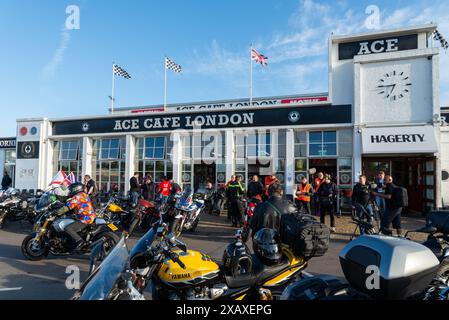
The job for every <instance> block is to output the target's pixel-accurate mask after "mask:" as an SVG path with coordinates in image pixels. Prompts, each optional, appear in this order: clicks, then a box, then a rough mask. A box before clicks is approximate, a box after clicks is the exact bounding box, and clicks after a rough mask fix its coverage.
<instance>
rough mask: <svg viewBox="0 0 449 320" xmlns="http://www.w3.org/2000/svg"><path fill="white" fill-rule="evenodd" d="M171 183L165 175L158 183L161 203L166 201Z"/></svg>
mask: <svg viewBox="0 0 449 320" xmlns="http://www.w3.org/2000/svg"><path fill="white" fill-rule="evenodd" d="M171 187H172V186H171V184H170V182H169V181H168V180H167V177H166V176H163V177H162V182H161V183H160V184H159V193H160V194H161V201H162V203H166V202H167V199H168V196H169V195H170V190H171Z"/></svg>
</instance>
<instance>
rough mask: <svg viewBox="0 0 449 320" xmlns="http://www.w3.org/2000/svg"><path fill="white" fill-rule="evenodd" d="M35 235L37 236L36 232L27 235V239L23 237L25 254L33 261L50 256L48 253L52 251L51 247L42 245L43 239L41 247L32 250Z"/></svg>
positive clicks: (22, 247) (23, 252)
mask: <svg viewBox="0 0 449 320" xmlns="http://www.w3.org/2000/svg"><path fill="white" fill-rule="evenodd" d="M35 237H36V233H35V232H33V233H32V234H30V235H28V236H26V237H25V239H23V241H22V246H21V250H22V254H23V256H24V257H25V258H27V259H28V260H31V261H39V260H42V259H43V258H45V257H46V256H48V253H49V251H50V248H48V247H47V246H44V247H42V241H41V248H40V249H39V250H38V251H34V250H32V248H31V246H32V245H33V241H34V238H35Z"/></svg>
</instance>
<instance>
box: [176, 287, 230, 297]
mask: <svg viewBox="0 0 449 320" xmlns="http://www.w3.org/2000/svg"><path fill="white" fill-rule="evenodd" d="M226 290H228V287H227V286H226V285H225V284H215V285H213V286H212V287H208V286H203V287H196V288H192V289H188V290H183V291H182V292H175V291H172V292H170V294H169V295H168V298H169V299H170V300H215V299H217V298H219V297H221V296H222V295H223V294H224V293H225V292H226ZM181 295H182V296H181Z"/></svg>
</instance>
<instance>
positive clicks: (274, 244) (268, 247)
mask: <svg viewBox="0 0 449 320" xmlns="http://www.w3.org/2000/svg"><path fill="white" fill-rule="evenodd" d="M253 250H254V253H255V254H256V255H257V256H258V257H259V258H260V259H261V260H262V261H263V262H264V263H265V264H268V265H273V264H276V263H278V262H279V261H280V260H281V258H282V250H281V239H280V237H279V233H278V232H277V231H276V230H273V229H268V228H263V229H260V230H259V231H257V232H256V234H255V235H254V238H253Z"/></svg>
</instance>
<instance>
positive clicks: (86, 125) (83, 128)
mask: <svg viewBox="0 0 449 320" xmlns="http://www.w3.org/2000/svg"><path fill="white" fill-rule="evenodd" d="M81 130H83V132H87V131H89V124H88V123H87V122H84V123H83V125H82V126H81Z"/></svg>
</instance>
